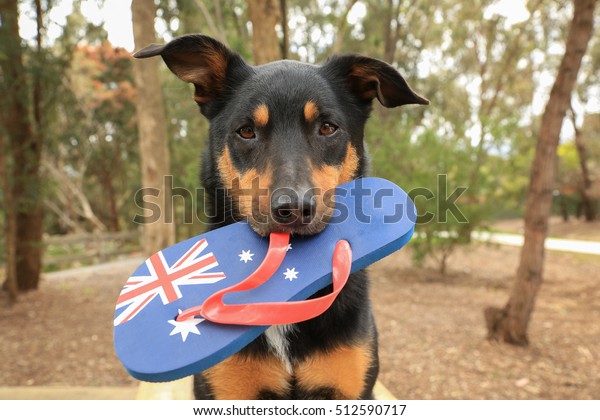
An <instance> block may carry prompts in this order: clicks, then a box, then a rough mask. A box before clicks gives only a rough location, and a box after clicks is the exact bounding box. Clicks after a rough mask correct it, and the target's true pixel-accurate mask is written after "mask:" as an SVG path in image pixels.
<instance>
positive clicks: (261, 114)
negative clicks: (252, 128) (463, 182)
mask: <svg viewBox="0 0 600 420" xmlns="http://www.w3.org/2000/svg"><path fill="white" fill-rule="evenodd" d="M252 117H253V118H254V124H256V126H257V127H266V126H267V124H268V123H269V108H267V106H266V105H265V104H261V105H259V106H257V107H256V109H255V110H254V112H253V113H252Z"/></svg>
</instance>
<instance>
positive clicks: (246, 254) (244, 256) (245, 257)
mask: <svg viewBox="0 0 600 420" xmlns="http://www.w3.org/2000/svg"><path fill="white" fill-rule="evenodd" d="M253 256H254V254H252V253H251V252H250V250H248V251H244V250H243V249H242V253H241V254H239V255H238V257H240V261H244V262H245V263H247V262H248V261H252V257H253Z"/></svg>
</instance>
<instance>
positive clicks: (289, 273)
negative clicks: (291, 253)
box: [283, 267, 300, 281]
mask: <svg viewBox="0 0 600 420" xmlns="http://www.w3.org/2000/svg"><path fill="white" fill-rule="evenodd" d="M298 274H300V273H299V272H297V271H296V267H292V268H291V269H290V268H287V269H286V270H285V273H283V275H284V276H285V279H286V280H289V281H292V280H295V279H297V278H298Z"/></svg>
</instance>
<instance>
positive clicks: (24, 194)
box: [0, 0, 44, 294]
mask: <svg viewBox="0 0 600 420" xmlns="http://www.w3.org/2000/svg"><path fill="white" fill-rule="evenodd" d="M36 5H37V6H38V7H37V8H36V13H37V22H38V27H37V31H38V37H37V41H38V46H37V47H38V50H41V31H42V30H43V27H42V25H41V22H42V16H41V13H42V10H41V7H40V4H39V2H36ZM0 17H1V20H2V24H1V25H0V48H1V50H0V65H1V68H2V76H3V77H2V83H3V91H4V92H11V94H9V95H2V96H3V108H4V110H3V113H2V114H3V119H2V125H3V128H4V133H5V134H4V135H5V137H6V138H7V139H8V141H7V143H8V149H9V150H8V153H7V156H9V157H10V158H9V159H10V161H8V160H9V159H6V158H5V164H4V167H5V168H6V170H5V176H6V180H5V183H4V185H5V187H6V188H10V189H11V191H10V192H9V194H8V195H7V198H8V199H9V200H11V201H12V203H11V205H12V207H13V209H14V212H15V214H14V215H13V214H11V211H12V210H11V211H9V214H8V218H7V222H8V223H7V228H6V233H7V238H6V247H7V249H8V250H9V251H8V252H7V256H8V257H9V258H11V259H12V258H15V261H14V262H13V261H9V263H8V266H9V267H11V268H10V269H9V274H10V277H9V282H8V284H9V288H10V289H14V283H15V282H16V285H17V288H18V289H19V290H23V291H25V290H31V289H36V288H37V287H38V283H39V277H40V270H41V264H42V247H41V240H42V233H43V210H42V200H43V193H42V188H41V184H42V183H41V179H40V162H41V158H42V149H43V146H44V141H43V140H44V137H43V131H42V127H41V113H40V107H41V104H39V103H38V104H36V105H35V122H36V123H37V124H38V125H37V126H34V123H33V122H32V120H31V119H30V115H31V114H30V111H31V109H32V105H31V101H30V95H31V91H30V90H29V89H30V88H31V86H32V83H31V80H29V79H28V75H29V73H28V70H27V68H26V67H25V65H24V61H25V57H24V55H25V54H24V49H23V47H22V41H21V37H20V35H19V24H18V18H19V14H18V2H17V1H16V0H2V1H0ZM39 57H41V54H39V55H38V58H39ZM42 68H43V65H40V66H39V67H37V68H36V67H35V66H33V69H34V73H33V75H32V77H33V79H34V81H33V85H34V90H35V92H34V93H33V99H34V100H38V101H41V100H42V98H41V93H42V82H41V77H42V70H41V69H42ZM35 70H38V71H35ZM2 153H4V150H3V151H2ZM12 267H14V279H13V278H12V269H13V268H12ZM13 294H14V293H13Z"/></svg>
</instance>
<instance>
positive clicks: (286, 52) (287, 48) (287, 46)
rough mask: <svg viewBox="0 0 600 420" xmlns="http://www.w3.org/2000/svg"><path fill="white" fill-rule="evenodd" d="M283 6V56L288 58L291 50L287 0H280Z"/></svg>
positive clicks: (281, 6)
mask: <svg viewBox="0 0 600 420" xmlns="http://www.w3.org/2000/svg"><path fill="white" fill-rule="evenodd" d="M279 4H280V8H281V32H282V33H283V39H282V40H281V58H282V59H284V60H286V59H287V58H288V57H289V51H290V30H289V26H288V19H287V15H288V13H287V0H279Z"/></svg>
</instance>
